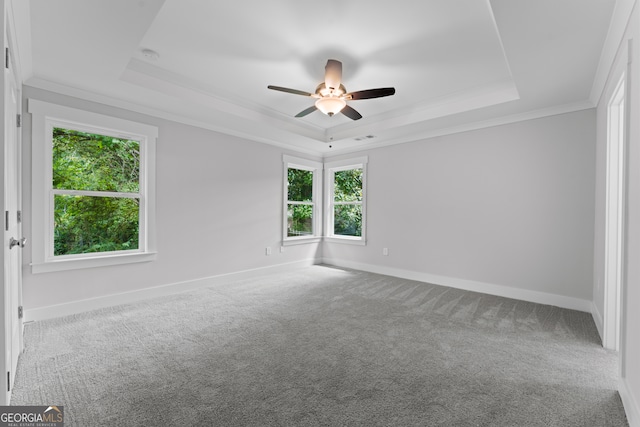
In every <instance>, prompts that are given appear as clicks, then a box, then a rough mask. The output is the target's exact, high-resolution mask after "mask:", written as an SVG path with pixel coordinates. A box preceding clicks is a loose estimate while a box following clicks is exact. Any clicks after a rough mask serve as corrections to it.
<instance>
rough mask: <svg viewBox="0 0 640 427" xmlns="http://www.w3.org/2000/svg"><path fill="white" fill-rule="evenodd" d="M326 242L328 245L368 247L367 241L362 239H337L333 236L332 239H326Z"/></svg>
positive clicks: (345, 237)
mask: <svg viewBox="0 0 640 427" xmlns="http://www.w3.org/2000/svg"><path fill="white" fill-rule="evenodd" d="M324 241H325V242H327V243H342V244H346V245H358V246H366V245H367V241H366V240H364V239H362V238H360V237H347V236H344V237H336V236H331V237H325V238H324Z"/></svg>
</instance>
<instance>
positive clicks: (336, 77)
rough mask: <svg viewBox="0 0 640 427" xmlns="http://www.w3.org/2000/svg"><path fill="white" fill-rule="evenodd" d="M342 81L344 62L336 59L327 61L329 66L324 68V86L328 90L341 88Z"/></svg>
mask: <svg viewBox="0 0 640 427" xmlns="http://www.w3.org/2000/svg"><path fill="white" fill-rule="evenodd" d="M341 80H342V62H340V61H338V60H336V59H330V60H328V61H327V65H326V66H325V67H324V85H325V87H326V88H327V89H338V88H340V82H341Z"/></svg>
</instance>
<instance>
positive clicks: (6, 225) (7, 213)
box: [4, 211, 9, 231]
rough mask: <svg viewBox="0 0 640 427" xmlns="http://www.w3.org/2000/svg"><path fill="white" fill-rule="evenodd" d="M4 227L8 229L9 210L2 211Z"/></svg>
mask: <svg viewBox="0 0 640 427" xmlns="http://www.w3.org/2000/svg"><path fill="white" fill-rule="evenodd" d="M4 229H5V231H9V211H4Z"/></svg>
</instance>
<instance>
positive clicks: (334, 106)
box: [316, 96, 347, 116]
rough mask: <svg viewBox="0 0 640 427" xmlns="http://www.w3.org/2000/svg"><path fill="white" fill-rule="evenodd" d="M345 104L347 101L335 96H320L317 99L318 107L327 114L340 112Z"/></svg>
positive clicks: (331, 114)
mask: <svg viewBox="0 0 640 427" xmlns="http://www.w3.org/2000/svg"><path fill="white" fill-rule="evenodd" d="M345 105H347V101H345V100H344V99H342V98H336V97H333V96H328V97H325V98H320V99H318V100H317V101H316V107H317V108H318V110H320V111H322V112H323V113H325V114H326V115H327V116H333V115H334V114H337V113H339V112H340V111H342V109H343V108H344V106H345Z"/></svg>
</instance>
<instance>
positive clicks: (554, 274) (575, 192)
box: [323, 109, 596, 310]
mask: <svg viewBox="0 0 640 427" xmlns="http://www.w3.org/2000/svg"><path fill="white" fill-rule="evenodd" d="M595 117H596V114H595V110H594V109H591V110H585V111H581V112H575V113H571V114H563V115H557V116H551V117H546V118H541V119H536V120H529V121H523V122H518V123H513V124H509V125H503V126H497V127H492V128H487V129H482V130H476V131H472V132H466V133H460V134H455V135H449V136H444V137H439V138H433V139H429V140H425V141H419V142H415V143H410V144H402V145H396V146H392V147H386V148H380V149H374V150H370V151H368V152H366V154H368V155H369V165H368V192H367V197H368V200H367V211H368V227H367V233H368V234H367V237H368V244H367V246H365V247H362V246H351V245H341V244H334V243H325V244H324V246H323V255H324V257H325V259H327V260H342V261H343V262H344V261H348V262H352V263H355V264H354V265H358V266H360V267H362V268H368V267H373V266H375V269H377V271H382V272H384V269H385V268H387V269H388V270H389V272H396V271H398V270H400V271H401V272H406V273H407V274H408V275H410V273H411V272H418V273H428V274H429V275H435V276H439V277H440V278H442V279H443V280H445V281H447V282H448V283H453V284H455V283H456V281H457V282H462V281H465V283H467V284H469V283H468V282H469V281H470V282H471V283H470V285H471V287H472V288H473V286H474V283H479V284H482V285H498V286H499V287H504V288H510V289H511V290H515V292H509V293H510V295H514V296H519V295H522V296H524V298H523V299H527V298H526V295H525V292H519V291H520V290H524V291H533V292H542V293H548V294H554V295H560V296H567V297H570V298H575V299H579V300H582V301H584V302H585V303H587V304H588V305H587V310H588V309H589V308H590V301H591V297H592V282H593V270H592V268H593V221H594V214H593V206H594V185H595V184H594V183H595V171H594V164H595ZM384 247H387V248H389V256H383V255H382V248H384ZM370 269H374V268H370ZM418 277H420V276H418ZM448 283H445V284H448ZM479 290H481V291H486V290H487V289H486V286H484V287H483V288H482V289H479ZM583 306H584V304H583Z"/></svg>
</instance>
